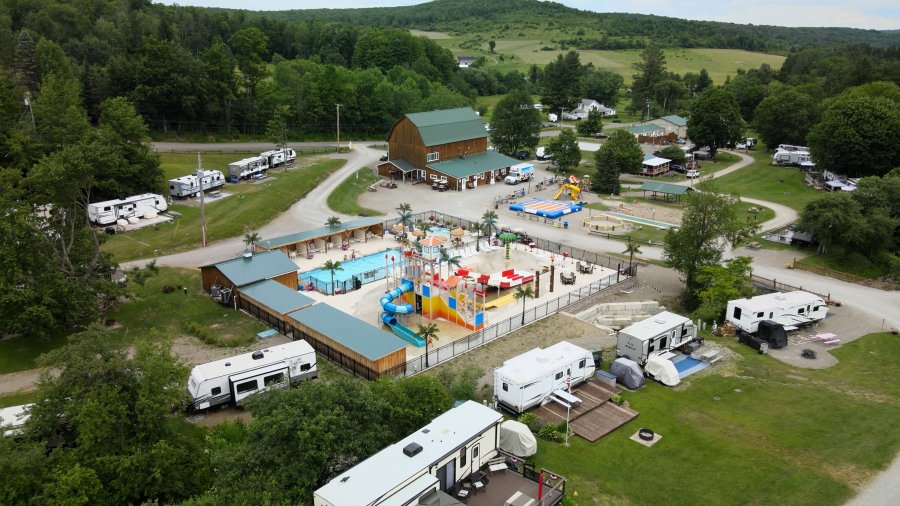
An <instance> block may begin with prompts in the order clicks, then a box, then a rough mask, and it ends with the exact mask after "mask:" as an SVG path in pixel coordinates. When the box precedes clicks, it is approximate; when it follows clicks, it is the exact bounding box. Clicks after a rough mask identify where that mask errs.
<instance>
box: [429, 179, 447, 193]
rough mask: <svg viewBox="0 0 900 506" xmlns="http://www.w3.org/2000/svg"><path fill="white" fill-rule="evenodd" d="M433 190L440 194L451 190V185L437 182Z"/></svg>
mask: <svg viewBox="0 0 900 506" xmlns="http://www.w3.org/2000/svg"><path fill="white" fill-rule="evenodd" d="M431 189H432V190H437V191H439V192H445V191H447V190H449V189H450V185H448V184H447V183H442V182H440V181H435V182H434V183H432V184H431Z"/></svg>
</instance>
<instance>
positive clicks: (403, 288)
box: [381, 279, 416, 325]
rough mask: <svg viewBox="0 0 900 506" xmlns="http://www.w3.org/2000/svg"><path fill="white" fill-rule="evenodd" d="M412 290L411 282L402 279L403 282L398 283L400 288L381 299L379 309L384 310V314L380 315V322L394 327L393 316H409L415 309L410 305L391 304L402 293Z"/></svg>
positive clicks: (394, 319)
mask: <svg viewBox="0 0 900 506" xmlns="http://www.w3.org/2000/svg"><path fill="white" fill-rule="evenodd" d="M412 289H413V284H412V281H410V280H408V279H404V280H403V282H402V283H400V286H398V287H397V288H394V289H393V290H391V291H389V292H388V293H386V294H384V296H383V297H381V308H382V309H384V312H383V313H381V321H383V322H384V323H386V324H388V325H396V323H397V318H396V317H394V315H397V314H410V313H412V312H413V311H415V309H416V308H414V307H413V306H412V304H394V303H393V302H391V301H393V300H394V299H396V298H397V297H399V296H401V295H403V294H404V293H406V292H409V291H412Z"/></svg>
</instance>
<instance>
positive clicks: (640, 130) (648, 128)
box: [628, 125, 662, 135]
mask: <svg viewBox="0 0 900 506" xmlns="http://www.w3.org/2000/svg"><path fill="white" fill-rule="evenodd" d="M628 131H629V132H631V133H633V134H635V135H640V134H645V133H648V132H661V131H662V127H661V126H659V125H635V126H633V127H628Z"/></svg>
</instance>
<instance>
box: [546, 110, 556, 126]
mask: <svg viewBox="0 0 900 506" xmlns="http://www.w3.org/2000/svg"><path fill="white" fill-rule="evenodd" d="M547 119H548V120H550V123H556V122H557V121H559V116H557V115H556V113H552V112H551V113H550V114H548V115H547Z"/></svg>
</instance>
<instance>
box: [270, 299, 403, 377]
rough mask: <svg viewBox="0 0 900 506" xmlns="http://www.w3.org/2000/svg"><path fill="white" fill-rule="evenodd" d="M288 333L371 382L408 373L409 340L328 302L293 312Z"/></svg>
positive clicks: (288, 324)
mask: <svg viewBox="0 0 900 506" xmlns="http://www.w3.org/2000/svg"><path fill="white" fill-rule="evenodd" d="M286 323H287V328H286V330H287V332H288V333H289V335H290V337H292V338H293V339H295V340H296V339H305V340H306V342H308V343H309V344H311V345H312V347H313V348H315V349H316V351H317V352H318V353H319V354H320V355H322V356H323V357H326V358H328V359H329V360H330V361H332V362H334V363H335V364H336V365H338V366H340V367H342V368H344V369H346V370H348V371H350V372H352V373H353V374H355V375H357V376H360V377H362V378H365V379H369V380H377V379H378V378H381V377H384V376H388V377H393V376H398V375H402V374H405V373H406V341H404V340H402V339H400V338H399V337H397V336H395V335H394V334H392V333H390V332H385V331H384V330H381V329H380V328H378V327H376V326H374V325H372V324H370V323H367V322H364V321H362V320H360V319H359V318H357V317H355V316H353V315H350V314H347V313H345V312H343V311H341V310H340V309H337V308H335V307H332V306H330V305H328V304H325V303H319V304H315V305H313V306H310V307H307V308H304V309H301V310H300V311H295V312H293V313H290V314H288V315H287V317H286Z"/></svg>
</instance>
